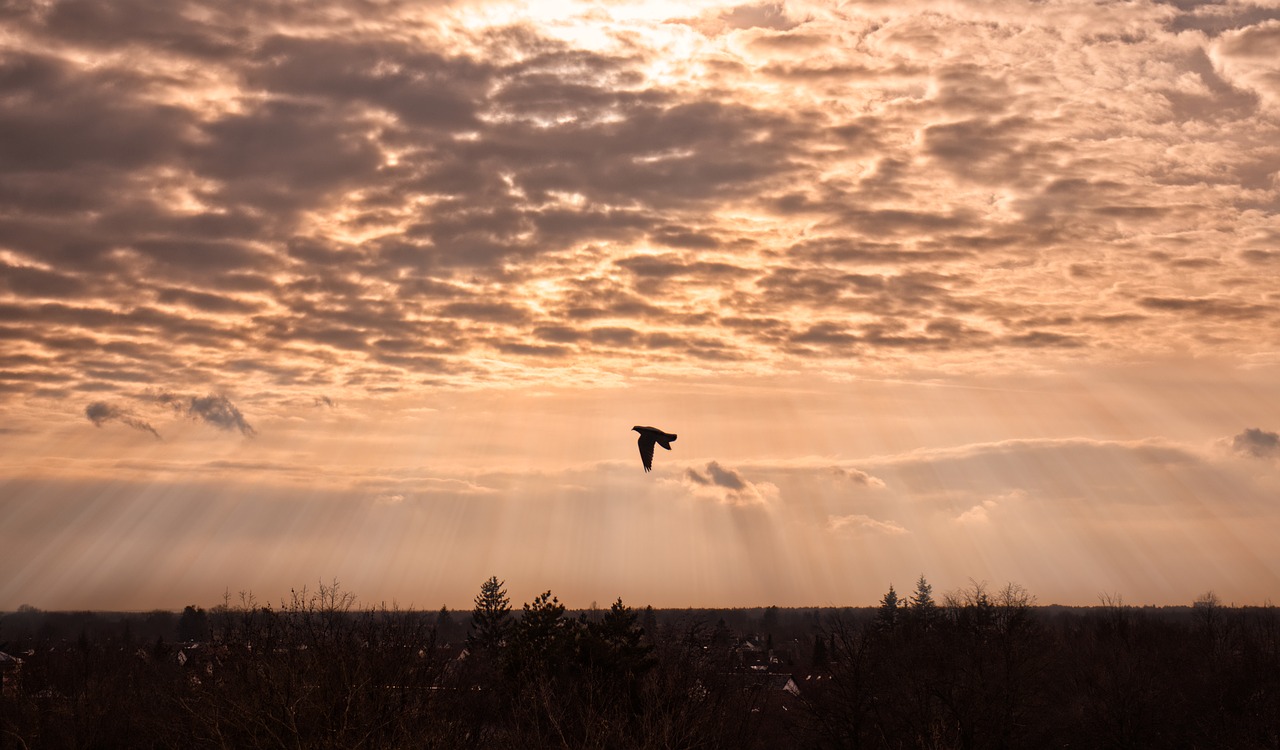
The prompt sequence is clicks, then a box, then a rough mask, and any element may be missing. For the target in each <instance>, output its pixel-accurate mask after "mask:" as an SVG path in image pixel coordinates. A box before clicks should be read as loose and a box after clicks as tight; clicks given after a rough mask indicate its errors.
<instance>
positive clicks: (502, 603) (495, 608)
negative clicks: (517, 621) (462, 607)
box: [467, 576, 511, 652]
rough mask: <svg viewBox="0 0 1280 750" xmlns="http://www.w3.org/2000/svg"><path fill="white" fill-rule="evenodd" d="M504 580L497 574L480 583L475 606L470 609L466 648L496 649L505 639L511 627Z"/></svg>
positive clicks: (508, 601)
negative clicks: (469, 629)
mask: <svg viewBox="0 0 1280 750" xmlns="http://www.w3.org/2000/svg"><path fill="white" fill-rule="evenodd" d="M505 583H506V581H499V580H498V577H497V576H490V577H489V580H487V581H485V582H484V583H482V584H480V593H479V594H477V595H476V599H475V604H476V606H475V608H474V609H472V610H471V632H470V633H469V634H468V635H467V648H469V649H471V650H472V651H490V652H492V651H496V650H497V649H498V647H499V646H500V645H502V643H503V641H505V640H506V637H507V632H508V631H509V630H510V628H511V600H510V599H508V598H507V592H506V589H504V588H502V587H503V585H504V584H505Z"/></svg>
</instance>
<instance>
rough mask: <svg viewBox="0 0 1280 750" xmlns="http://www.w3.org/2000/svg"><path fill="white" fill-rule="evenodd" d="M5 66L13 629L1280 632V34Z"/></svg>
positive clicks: (1002, 31)
mask: <svg viewBox="0 0 1280 750" xmlns="http://www.w3.org/2000/svg"><path fill="white" fill-rule="evenodd" d="M0 32H3V33H0V40H3V41H0V49H3V50H4V53H3V54H2V55H0V99H3V100H4V101H5V102H6V105H5V106H4V107H3V108H0V134H3V135H0V164H3V165H5V166H4V169H3V170H0V342H3V343H2V344H0V409H3V411H2V412H0V413H2V414H3V421H0V440H2V441H3V444H4V448H3V455H0V569H3V570H4V571H5V572H6V575H5V576H3V577H0V610H5V611H13V610H15V609H16V608H17V607H19V606H21V605H24V604H26V605H30V606H34V607H37V608H40V609H42V610H46V611H86V610H88V611H150V610H154V609H158V608H159V609H170V608H172V609H173V610H175V611H176V610H180V609H181V608H182V607H184V606H186V605H189V604H196V605H198V606H201V607H210V606H213V605H212V604H211V603H212V602H217V601H220V600H221V598H222V595H223V592H224V591H225V590H226V587H227V586H228V585H229V584H231V585H234V586H235V587H236V588H237V591H238V590H245V591H255V592H262V593H264V594H268V595H275V594H276V593H281V594H282V593H283V592H288V591H289V590H290V589H291V588H295V587H300V586H302V585H305V584H307V583H308V582H312V581H328V580H337V581H341V582H342V584H343V587H344V589H346V590H349V591H351V592H352V593H354V594H355V595H357V596H358V597H359V601H360V602H383V601H385V602H393V601H399V602H415V601H422V602H423V603H424V604H425V603H426V601H424V600H426V599H427V598H428V597H429V599H430V601H435V602H436V604H435V606H434V607H427V609H428V610H430V609H433V608H438V607H439V606H441V605H442V604H446V603H447V604H448V606H449V607H450V608H451V609H453V607H454V605H458V604H463V605H465V604H466V603H467V602H470V601H471V600H472V598H473V597H474V595H475V593H476V589H477V588H478V586H479V583H480V582H481V581H483V580H485V579H486V578H487V577H488V576H490V575H493V574H495V572H496V573H497V574H499V575H505V576H506V577H505V578H504V580H505V581H506V583H507V588H508V590H509V591H511V592H513V593H512V594H511V597H512V600H513V601H529V600H530V599H532V597H534V596H535V595H537V594H538V593H541V592H542V591H545V590H548V589H550V590H551V591H552V592H553V594H555V595H556V596H558V597H560V598H561V600H562V601H565V602H570V603H573V604H574V605H575V607H576V606H577V605H579V604H584V603H586V602H591V601H597V602H611V601H613V600H614V599H615V598H618V597H621V598H622V599H623V601H624V602H626V603H627V604H628V605H631V606H635V605H634V604H633V603H639V606H645V605H646V604H652V605H653V606H655V607H659V608H662V609H684V608H704V609H705V608H733V607H746V608H752V607H766V606H780V607H788V608H790V607H813V606H824V605H820V604H819V605H815V604H812V602H837V601H857V602H864V601H865V602H871V603H872V604H870V605H868V606H874V602H876V601H878V599H879V597H880V596H881V595H882V594H883V593H884V591H885V590H886V588H887V587H888V586H889V585H890V583H892V582H895V581H901V582H903V584H902V586H903V588H909V587H910V586H912V585H914V581H915V580H916V577H918V576H919V575H921V574H922V573H923V574H924V575H925V576H926V577H927V578H928V579H929V580H930V582H931V583H933V584H934V589H935V591H937V592H940V593H941V592H946V591H952V590H957V589H959V588H962V587H963V586H965V585H966V584H967V583H968V582H969V581H971V580H976V581H987V582H989V583H990V585H991V586H993V587H998V586H1003V585H1004V584H1005V583H1006V582H1012V583H1017V584H1019V585H1021V586H1024V587H1025V588H1026V589H1027V591H1028V592H1030V593H1031V594H1032V595H1033V596H1035V597H1036V598H1037V600H1038V601H1041V602H1055V603H1061V606H1094V603H1096V602H1097V600H1098V597H1099V596H1102V595H1119V596H1120V597H1122V598H1123V599H1124V600H1126V601H1132V602H1138V603H1139V604H1137V605H1135V606H1143V605H1148V604H1149V605H1151V606H1183V605H1190V603H1191V602H1192V601H1193V600H1195V598H1196V597H1198V596H1200V595H1202V594H1204V593H1205V592H1208V591H1214V592H1216V593H1217V594H1218V595H1219V596H1220V597H1221V599H1222V600H1223V601H1224V602H1234V603H1237V605H1238V606H1250V605H1262V604H1264V603H1267V604H1268V605H1269V603H1270V602H1272V601H1274V600H1275V599H1276V598H1277V595H1278V594H1280V554H1277V552H1276V547H1275V541H1274V540H1275V537H1276V532H1277V530H1280V503H1278V502H1277V498H1280V285H1277V284H1276V281H1275V279H1276V278H1277V276H1278V275H1280V145H1277V144H1280V66H1278V65H1277V63H1276V60H1280V4H1278V3H1277V2H1276V1H1275V0H1265V1H1261V2H1244V1H1243V0H1240V1H1237V0H1232V1H1231V2H1226V3H1220V4H1219V3H1196V2H1179V1H1175V0H1139V1H1137V2H1127V3H1117V4H1114V5H1108V4H1103V5H1098V4H1086V3H1081V2H1075V1H1073V0H1054V1H1051V2H1047V3H1046V2H1031V1H1030V0H1027V1H1026V2H1021V1H1018V0H1009V1H1008V2H999V3H991V2H979V1H978V0H961V1H960V2H941V0H937V1H935V0H919V1H918V2H904V3H892V4H886V3H882V2H879V1H878V0H866V2H861V3H857V2H855V3H836V2H767V1H764V2H747V3H723V2H696V3H692V4H690V3H686V2H680V3H676V2H632V1H630V0H562V1H558V2H555V3H546V2H532V1H530V2H508V1H507V0H432V1H431V2H427V3H418V4H414V3H405V2H401V0H386V1H385V2H374V3H368V2H347V1H346V0H321V1H320V2H315V3H309V4H307V5H306V6H305V7H293V6H288V5H286V6H277V5H275V4H271V3H263V2H260V1H259V0H233V1H232V2H229V3H211V2H208V1H207V0H180V1H178V2H173V3H168V4H164V5H163V6H162V7H157V6H154V5H153V4H148V3H145V2H122V3H118V4H113V5H111V6H110V7H102V6H99V5H98V4H95V3H92V2H83V1H82V0H53V1H52V2H48V3H39V4H37V3H27V4H23V3H18V4H16V5H14V6H13V7H11V8H8V9H6V10H3V11H0ZM632 425H651V426H653V427H654V428H656V429H658V430H662V431H666V432H669V433H675V434H677V435H678V440H676V441H675V442H673V443H672V444H671V450H669V451H668V450H664V449H661V448H659V449H658V450H657V451H656V452H655V455H654V456H653V467H652V468H653V470H652V472H651V473H647V472H646V470H645V468H644V467H643V466H642V463H641V456H640V452H639V450H638V448H637V436H636V433H634V432H632V431H631V426H632ZM897 585H898V584H895V586H897ZM761 602H763V603H761ZM606 606H607V605H606ZM829 606H861V605H829ZM1044 606H1049V605H1044ZM462 608H463V609H465V608H467V607H462Z"/></svg>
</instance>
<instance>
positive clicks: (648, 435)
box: [631, 425, 676, 471]
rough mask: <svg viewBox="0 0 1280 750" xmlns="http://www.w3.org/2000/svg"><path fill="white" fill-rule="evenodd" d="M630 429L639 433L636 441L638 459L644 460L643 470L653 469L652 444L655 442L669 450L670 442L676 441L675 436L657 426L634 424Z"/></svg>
mask: <svg viewBox="0 0 1280 750" xmlns="http://www.w3.org/2000/svg"><path fill="white" fill-rule="evenodd" d="M631 429H633V430H635V431H636V432H638V433H640V439H639V440H637V441H636V443H637V444H638V445H639V446H640V460H641V461H643V462H644V470H645V471H651V470H653V445H654V443H657V444H658V445H661V446H662V447H663V448H666V449H667V450H671V444H672V443H674V442H675V441H676V436H675V435H673V434H671V433H669V432H663V431H662V430H659V429H658V428H657V427H641V426H640V425H636V426H635V427H632V428H631Z"/></svg>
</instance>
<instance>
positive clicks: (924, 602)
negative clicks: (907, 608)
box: [911, 573, 938, 611]
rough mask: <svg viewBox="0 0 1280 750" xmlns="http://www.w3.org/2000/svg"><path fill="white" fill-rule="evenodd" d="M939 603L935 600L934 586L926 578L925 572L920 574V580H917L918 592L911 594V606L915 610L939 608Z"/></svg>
mask: <svg viewBox="0 0 1280 750" xmlns="http://www.w3.org/2000/svg"><path fill="white" fill-rule="evenodd" d="M937 606H938V605H937V603H936V602H934V601H933V586H930V585H929V582H928V581H926V580H925V579H924V573H921V574H920V580H918V581H916V593H915V594H913V595H912V596H911V608H912V609H915V610H920V611H923V610H933V609H936V608H937Z"/></svg>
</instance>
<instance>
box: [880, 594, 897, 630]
mask: <svg viewBox="0 0 1280 750" xmlns="http://www.w3.org/2000/svg"><path fill="white" fill-rule="evenodd" d="M897 624H898V592H896V591H894V590H893V584H889V590H888V591H887V592H886V593H885V595H884V597H883V598H882V599H881V600H880V610H879V611H878V612H876V627H877V628H879V629H881V630H892V629H893V628H894V627H896V626H897Z"/></svg>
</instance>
